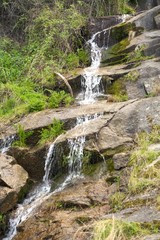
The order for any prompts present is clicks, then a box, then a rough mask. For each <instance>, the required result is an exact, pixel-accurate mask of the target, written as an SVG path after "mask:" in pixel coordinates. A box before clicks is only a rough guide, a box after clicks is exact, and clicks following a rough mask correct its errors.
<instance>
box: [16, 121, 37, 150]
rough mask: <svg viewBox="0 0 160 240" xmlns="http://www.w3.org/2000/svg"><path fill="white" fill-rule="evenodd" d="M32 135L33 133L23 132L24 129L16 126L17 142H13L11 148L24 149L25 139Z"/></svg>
mask: <svg viewBox="0 0 160 240" xmlns="http://www.w3.org/2000/svg"><path fill="white" fill-rule="evenodd" d="M32 134H33V131H28V132H25V130H24V128H23V127H22V126H21V125H20V124H19V125H18V126H17V135H18V140H17V141H15V142H13V144H12V146H18V147H25V146H26V140H27V138H28V137H30V136H31V135H32Z"/></svg>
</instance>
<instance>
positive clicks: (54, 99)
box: [48, 91, 73, 108]
mask: <svg viewBox="0 0 160 240" xmlns="http://www.w3.org/2000/svg"><path fill="white" fill-rule="evenodd" d="M72 102H73V98H72V97H71V96H70V95H69V94H68V93H65V91H60V92H55V91H54V92H52V94H51V96H50V97H49V99H48V107H49V108H58V107H60V106H63V105H64V106H69V105H70V104H71V103H72Z"/></svg>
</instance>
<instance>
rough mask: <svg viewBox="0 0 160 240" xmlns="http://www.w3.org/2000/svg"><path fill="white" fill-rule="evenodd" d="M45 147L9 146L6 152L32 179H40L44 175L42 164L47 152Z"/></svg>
mask: <svg viewBox="0 0 160 240" xmlns="http://www.w3.org/2000/svg"><path fill="white" fill-rule="evenodd" d="M47 147H48V146H46V147H44V146H43V147H40V148H36V149H28V148H18V147H17V148H14V147H13V148H10V149H9V151H8V154H9V155H11V156H13V157H14V158H15V159H16V161H17V163H18V164H19V165H20V166H22V167H23V168H24V169H25V170H26V171H27V173H28V174H29V177H30V178H31V179H32V180H35V181H40V180H41V179H42V178H43V176H44V165H45V158H46V153H47V149H48V148H47Z"/></svg>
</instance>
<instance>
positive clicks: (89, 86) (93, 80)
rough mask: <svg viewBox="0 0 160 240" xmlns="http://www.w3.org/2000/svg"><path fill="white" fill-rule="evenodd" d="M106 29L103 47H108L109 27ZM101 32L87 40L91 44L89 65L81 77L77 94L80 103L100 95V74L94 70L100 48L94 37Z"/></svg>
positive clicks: (101, 88) (101, 90) (90, 101)
mask: <svg viewBox="0 0 160 240" xmlns="http://www.w3.org/2000/svg"><path fill="white" fill-rule="evenodd" d="M106 31H108V40H107V46H106V47H105V46H103V49H104V48H106V49H107V47H108V43H109V35H110V29H108V30H106ZM100 33H101V32H97V33H95V34H94V35H93V36H92V38H91V39H90V40H89V41H88V44H90V46H91V66H90V67H88V68H85V69H84V74H83V75H82V77H81V85H82V93H80V95H79V96H78V99H80V104H89V103H93V102H95V99H96V98H97V97H98V96H100V95H102V93H103V86H102V83H101V78H102V77H101V76H98V75H97V73H96V71H97V69H98V68H99V66H100V62H101V56H102V48H99V47H98V45H97V43H96V42H95V41H96V37H97V35H98V34H100Z"/></svg>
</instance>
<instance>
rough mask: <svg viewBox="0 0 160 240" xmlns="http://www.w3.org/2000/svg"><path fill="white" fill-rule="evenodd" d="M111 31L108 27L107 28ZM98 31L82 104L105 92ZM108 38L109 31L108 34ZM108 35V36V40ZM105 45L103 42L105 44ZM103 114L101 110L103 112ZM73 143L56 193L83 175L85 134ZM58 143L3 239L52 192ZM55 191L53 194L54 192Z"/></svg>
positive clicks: (83, 119)
mask: <svg viewBox="0 0 160 240" xmlns="http://www.w3.org/2000/svg"><path fill="white" fill-rule="evenodd" d="M105 31H108V30H105ZM98 34H99V32H98V33H96V34H94V35H93V37H92V38H91V39H90V40H89V41H88V43H89V44H90V46H91V60H92V63H91V66H90V67H89V68H86V69H85V71H84V74H83V76H82V94H81V96H79V102H80V104H90V103H92V102H94V101H95V99H96V97H98V96H99V95H100V94H102V92H103V87H102V85H101V77H100V76H97V74H96V70H97V68H98V67H99V65H100V61H101V48H100V47H98V45H97V44H96V41H95V39H96V37H97V35H98ZM108 38H109V34H108ZM108 42H109V39H108V40H107V44H108ZM103 48H104V46H103ZM100 115H102V114H100ZM97 117H99V114H95V115H91V116H84V117H81V118H77V125H82V124H84V123H86V122H88V121H89V120H91V119H95V118H97ZM68 143H69V146H70V153H69V156H68V162H69V163H68V164H69V166H68V168H69V172H68V176H67V178H66V179H65V180H64V182H63V183H62V184H61V185H60V187H58V188H57V189H56V190H55V191H54V192H53V193H55V192H58V191H61V190H63V189H64V188H65V187H66V185H68V184H69V183H70V182H71V181H72V180H73V179H77V178H81V177H83V176H82V174H81V167H82V157H83V148H84V144H85V136H81V137H77V138H76V139H69V140H68ZM54 150H55V144H54V143H53V144H52V145H51V146H50V148H49V150H48V154H47V157H46V161H45V168H44V170H45V175H44V177H43V181H42V183H41V184H40V185H38V186H37V187H35V189H34V190H33V191H32V192H31V193H30V194H29V195H28V197H27V198H26V199H25V200H24V202H23V203H22V204H19V205H18V206H17V210H16V213H15V215H14V218H13V219H11V220H10V230H9V232H8V234H7V236H6V237H5V238H4V239H3V240H11V239H13V237H14V236H15V235H16V232H17V230H16V227H17V226H18V225H19V224H20V223H22V222H23V221H25V220H26V219H27V218H28V217H29V216H31V214H33V212H34V210H35V209H36V207H37V206H38V205H39V204H41V203H42V202H43V201H44V199H46V198H47V197H49V193H50V190H51V184H50V181H49V177H50V171H51V169H52V163H53V161H54V153H55V151H54ZM53 193H52V194H53Z"/></svg>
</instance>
